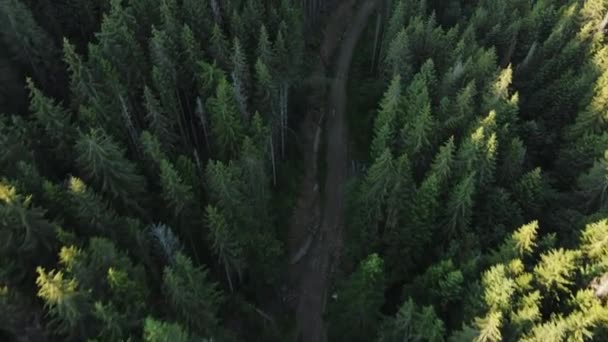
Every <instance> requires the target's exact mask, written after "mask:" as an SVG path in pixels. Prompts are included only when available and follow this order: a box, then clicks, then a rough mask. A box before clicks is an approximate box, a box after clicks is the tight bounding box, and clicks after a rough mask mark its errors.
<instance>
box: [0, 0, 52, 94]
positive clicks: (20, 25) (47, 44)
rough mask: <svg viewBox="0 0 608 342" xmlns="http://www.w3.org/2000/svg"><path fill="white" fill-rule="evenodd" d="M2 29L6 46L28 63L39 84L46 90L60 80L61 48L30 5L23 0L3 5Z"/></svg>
mask: <svg viewBox="0 0 608 342" xmlns="http://www.w3.org/2000/svg"><path fill="white" fill-rule="evenodd" d="M0 32H2V34H1V35H0V38H1V39H2V42H3V43H4V44H3V46H4V47H5V48H6V49H9V51H10V53H11V54H12V55H13V56H14V58H15V60H16V61H18V62H19V63H23V64H26V65H27V69H28V70H30V72H31V73H32V74H33V75H34V77H35V80H36V81H37V83H40V84H42V85H43V88H45V89H46V88H47V87H50V86H51V85H52V84H53V82H55V81H56V78H57V76H59V72H58V70H57V67H56V66H57V65H58V60H59V51H58V49H57V46H56V45H55V43H54V42H53V39H52V38H51V37H50V35H49V33H48V32H47V31H45V30H44V28H42V27H41V26H40V25H39V24H38V23H37V22H36V20H35V18H34V16H33V15H32V12H31V11H30V9H29V8H28V7H27V6H26V4H24V3H23V2H22V1H19V0H7V1H3V2H2V3H1V4H0Z"/></svg>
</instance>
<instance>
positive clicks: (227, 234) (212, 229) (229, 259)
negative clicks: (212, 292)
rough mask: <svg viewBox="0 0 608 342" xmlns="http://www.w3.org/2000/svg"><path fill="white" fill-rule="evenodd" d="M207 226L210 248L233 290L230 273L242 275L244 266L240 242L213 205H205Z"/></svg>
mask: <svg viewBox="0 0 608 342" xmlns="http://www.w3.org/2000/svg"><path fill="white" fill-rule="evenodd" d="M205 214H206V220H207V226H208V227H209V239H210V240H211V242H212V250H213V252H214V254H215V255H216V256H217V258H218V259H219V262H220V263H221V264H222V265H223V266H224V271H225V273H226V278H227V280H228V283H229V285H230V289H231V290H233V288H234V285H233V283H232V275H233V274H234V273H236V274H237V275H238V276H239V278H240V277H242V274H243V270H244V268H245V258H244V255H243V253H244V252H243V248H242V246H241V242H240V241H239V239H238V236H236V234H235V232H234V228H233V227H231V226H229V224H228V222H226V218H225V216H224V215H223V214H222V213H221V212H220V211H219V210H218V209H217V208H215V207H213V206H210V205H209V206H207V208H206V210H205Z"/></svg>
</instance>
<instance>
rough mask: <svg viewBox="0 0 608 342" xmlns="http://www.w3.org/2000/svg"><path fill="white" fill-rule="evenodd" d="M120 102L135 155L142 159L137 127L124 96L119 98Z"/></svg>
mask: <svg viewBox="0 0 608 342" xmlns="http://www.w3.org/2000/svg"><path fill="white" fill-rule="evenodd" d="M118 99H119V100H120V106H121V108H122V110H121V113H122V116H123V118H124V119H125V125H126V126H127V131H128V132H129V137H130V138H131V139H130V140H131V143H132V144H133V151H134V152H135V154H136V155H137V156H138V157H140V156H141V153H140V149H139V139H138V135H137V131H136V130H135V126H134V125H133V121H132V120H131V115H130V114H129V109H128V108H127V104H126V103H125V100H124V99H123V97H122V96H118Z"/></svg>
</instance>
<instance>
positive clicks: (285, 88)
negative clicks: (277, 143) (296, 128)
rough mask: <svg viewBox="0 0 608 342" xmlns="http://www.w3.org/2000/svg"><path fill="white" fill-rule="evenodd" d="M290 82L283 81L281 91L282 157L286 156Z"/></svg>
mask: <svg viewBox="0 0 608 342" xmlns="http://www.w3.org/2000/svg"><path fill="white" fill-rule="evenodd" d="M288 97H289V83H287V81H283V83H282V84H281V90H280V92H279V100H280V113H281V118H280V120H281V158H285V129H287V103H288V101H289V99H288Z"/></svg>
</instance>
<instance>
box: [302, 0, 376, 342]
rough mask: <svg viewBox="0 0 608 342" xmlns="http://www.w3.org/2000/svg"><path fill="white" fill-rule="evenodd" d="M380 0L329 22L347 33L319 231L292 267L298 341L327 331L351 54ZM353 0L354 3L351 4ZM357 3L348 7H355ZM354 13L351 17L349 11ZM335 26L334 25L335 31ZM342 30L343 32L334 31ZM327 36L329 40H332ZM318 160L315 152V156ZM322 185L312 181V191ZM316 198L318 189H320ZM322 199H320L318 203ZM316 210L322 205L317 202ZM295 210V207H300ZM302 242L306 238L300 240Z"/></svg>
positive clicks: (329, 126)
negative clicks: (296, 287) (343, 26)
mask: <svg viewBox="0 0 608 342" xmlns="http://www.w3.org/2000/svg"><path fill="white" fill-rule="evenodd" d="M381 1H382V0H364V1H361V2H360V5H359V8H358V9H357V12H356V14H355V16H354V17H353V18H352V20H349V19H350V18H347V17H344V16H345V15H347V14H349V13H350V12H349V11H348V10H346V11H345V10H343V11H342V12H341V11H340V8H339V9H338V10H337V11H336V13H338V16H337V17H336V15H334V16H333V17H332V18H331V19H330V22H329V24H328V29H329V28H331V27H332V25H336V24H337V23H339V22H341V23H345V24H346V25H348V31H347V33H346V35H345V38H344V39H343V41H342V43H341V47H340V51H339V55H338V58H337V60H336V63H335V65H336V71H335V75H334V80H333V83H332V86H331V90H330V93H329V98H328V106H327V110H326V124H325V127H326V142H327V154H326V160H327V173H326V179H325V189H324V195H325V197H324V200H323V205H324V207H323V210H322V213H323V215H322V220H321V224H320V228H319V231H318V232H316V234H315V235H314V238H313V235H311V236H310V237H309V239H312V241H311V243H309V245H310V247H307V248H308V249H309V250H308V253H307V255H306V257H305V258H303V259H302V260H301V261H300V262H299V265H298V266H297V267H294V270H297V273H298V276H297V278H298V282H299V302H298V307H297V309H296V319H297V323H298V331H299V340H300V341H302V342H322V341H326V340H327V337H326V331H325V326H324V323H323V313H324V311H325V304H326V297H327V291H328V289H329V285H330V273H331V270H332V269H333V268H334V267H335V266H336V265H337V262H338V258H339V254H340V250H341V246H342V226H343V222H344V187H345V182H346V176H347V166H348V165H347V164H348V163H347V152H348V151H347V146H348V144H347V129H346V122H345V121H346V120H345V109H346V99H347V96H346V84H347V82H348V72H349V69H350V65H351V61H352V56H353V53H354V50H355V47H356V45H357V42H358V40H359V38H360V36H361V33H362V32H363V30H364V28H365V25H366V23H367V21H368V19H369V17H370V15H371V14H372V13H373V12H374V10H375V8H376V6H378V5H379V4H380V2H381ZM349 3H350V5H349ZM352 4H353V1H349V2H348V3H346V4H343V6H344V5H347V6H348V5H349V6H350V8H351V11H352ZM348 16H349V17H350V15H348ZM334 30H335V29H334ZM327 33H328V32H327V31H326V37H325V41H324V44H323V45H322V51H321V54H322V55H323V54H324V53H326V51H327V50H323V49H326V48H328V46H326V45H325V43H327V42H329V43H328V44H330V43H331V41H330V39H335V36H334V35H331V34H330V37H327V36H328V34H327ZM330 33H332V34H338V33H341V32H338V31H336V32H333V31H332V32H330ZM328 38H329V39H328ZM313 158H314V154H313ZM317 188H318V183H317V182H315V183H314V189H315V192H316V189H317ZM315 195H317V197H318V193H316V194H315ZM317 202H318V201H317ZM317 208H318V206H317ZM296 210H297V209H296ZM318 212H319V210H318V209H317V210H314V209H313V211H312V212H309V216H308V217H310V218H313V219H314V216H316V215H315V214H317V213H318ZM301 243H303V242H301Z"/></svg>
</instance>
